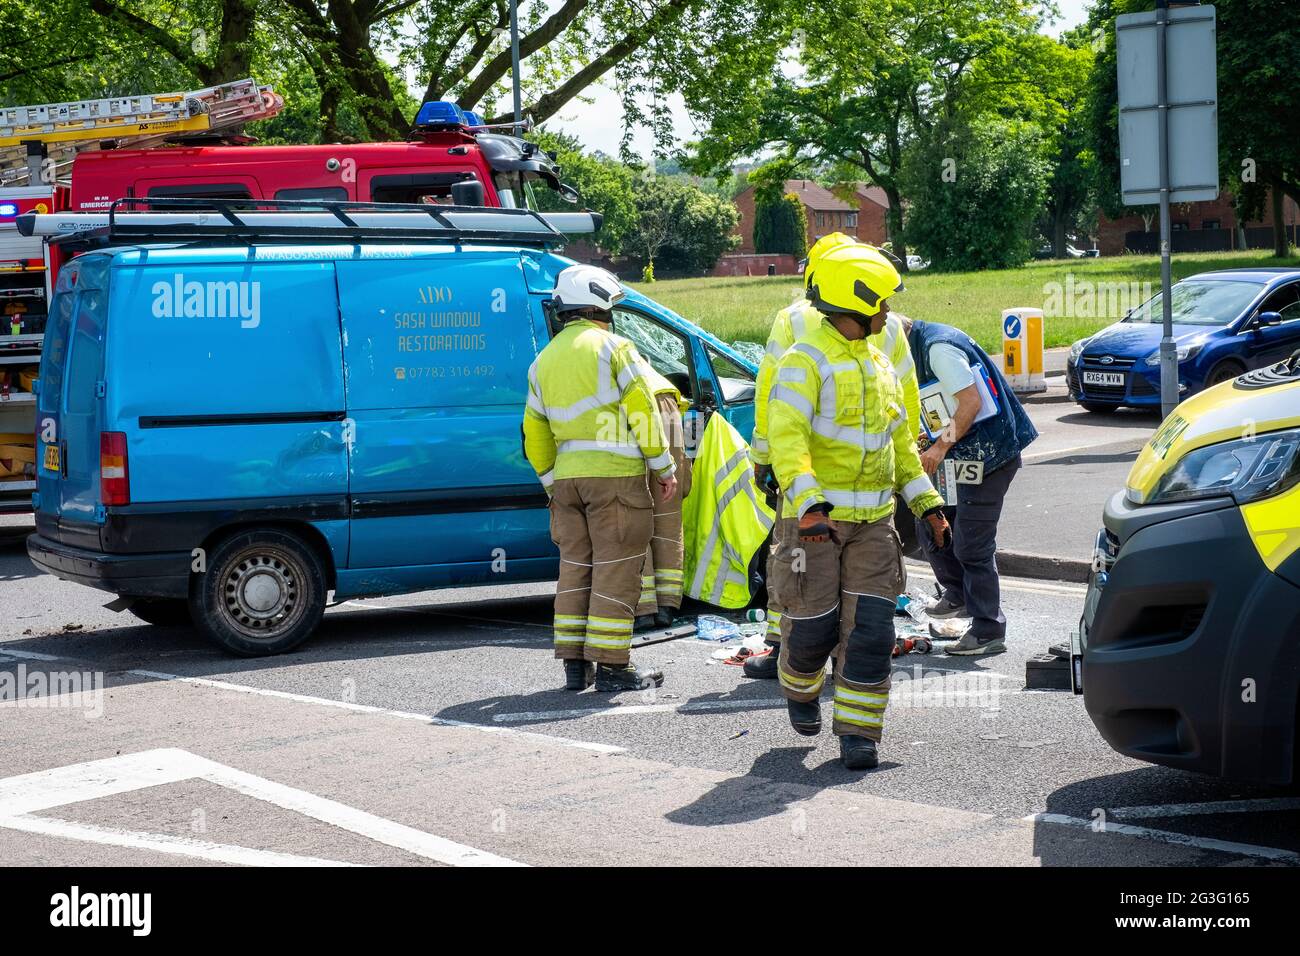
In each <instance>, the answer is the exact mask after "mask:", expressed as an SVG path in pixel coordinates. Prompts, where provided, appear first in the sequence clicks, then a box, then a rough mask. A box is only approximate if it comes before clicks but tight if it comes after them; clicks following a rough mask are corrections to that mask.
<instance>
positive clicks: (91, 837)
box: [0, 815, 357, 866]
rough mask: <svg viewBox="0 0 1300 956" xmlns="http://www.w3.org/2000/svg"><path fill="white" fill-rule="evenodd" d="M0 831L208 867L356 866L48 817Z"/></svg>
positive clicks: (7, 820)
mask: <svg viewBox="0 0 1300 956" xmlns="http://www.w3.org/2000/svg"><path fill="white" fill-rule="evenodd" d="M0 828H4V829H6V830H18V831H20V832H22V833H35V834H38V835H40V836H52V837H61V838H63V839H66V840H81V841H83V842H86V843H99V844H103V845H105V846H119V847H123V848H125V849H128V850H152V851H153V852H155V853H167V854H171V855H173V856H188V857H193V858H194V859H198V860H207V861H209V862H212V863H229V864H231V865H233V866H356V865H357V864H354V863H343V862H341V861H339V860H323V859H320V858H319V857H314V856H295V855H294V854H292V853H276V852H274V851H272V850H254V849H251V848H249V847H244V846H231V845H229V844H226V843H211V842H209V841H207V840H194V839H190V838H189V837H180V836H172V835H171V834H168V833H140V832H138V831H135V830H120V829H117V828H114V827H100V826H95V825H93V824H89V823H74V822H72V821H70V820H54V819H50V818H48V817H31V816H26V815H21V816H14V817H0Z"/></svg>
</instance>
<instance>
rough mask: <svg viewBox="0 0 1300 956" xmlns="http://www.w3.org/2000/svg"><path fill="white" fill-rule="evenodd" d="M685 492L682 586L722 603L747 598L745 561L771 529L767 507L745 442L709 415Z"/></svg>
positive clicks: (722, 420)
mask: <svg viewBox="0 0 1300 956" xmlns="http://www.w3.org/2000/svg"><path fill="white" fill-rule="evenodd" d="M694 476H695V477H694V481H693V482H692V484H691V493H690V494H689V495H688V496H687V497H686V499H685V500H684V501H683V502H682V532H683V538H684V539H685V545H686V559H685V563H684V564H683V571H684V574H683V580H684V585H685V586H684V591H685V593H686V594H688V595H690V596H691V597H693V598H695V599H697V600H700V601H705V602H707V603H709V604H716V605H718V606H720V607H725V608H741V607H744V606H745V605H746V604H748V603H749V601H750V598H751V597H752V594H751V593H750V588H749V562H750V561H751V560H753V557H754V554H755V553H756V552H757V551H758V549H759V548H761V547H763V544H764V542H765V541H766V540H767V536H768V533H769V532H770V531H771V530H772V521H773V517H774V516H773V514H772V509H771V508H769V507H768V506H767V503H766V502H765V501H764V500H763V496H762V495H761V494H760V493H759V491H758V489H757V487H756V486H755V484H754V469H753V468H752V467H751V466H750V463H749V446H748V445H746V444H745V440H744V439H743V438H741V437H740V433H739V432H738V431H736V429H734V428H732V427H731V423H730V422H728V421H727V420H726V419H725V418H723V417H722V416H721V415H712V416H710V418H709V424H708V425H707V426H706V427H705V429H704V435H703V436H702V437H701V438H700V444H699V447H698V449H697V452H696V455H695V471H694Z"/></svg>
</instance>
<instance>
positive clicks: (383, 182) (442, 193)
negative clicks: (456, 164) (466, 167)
mask: <svg viewBox="0 0 1300 956" xmlns="http://www.w3.org/2000/svg"><path fill="white" fill-rule="evenodd" d="M474 178H475V177H474V174H473V173H396V174H392V175H383V176H374V177H373V178H371V180H370V201H371V202H406V203H436V204H438V205H447V204H450V203H451V187H452V184H453V183H459V182H462V181H464V180H466V179H474Z"/></svg>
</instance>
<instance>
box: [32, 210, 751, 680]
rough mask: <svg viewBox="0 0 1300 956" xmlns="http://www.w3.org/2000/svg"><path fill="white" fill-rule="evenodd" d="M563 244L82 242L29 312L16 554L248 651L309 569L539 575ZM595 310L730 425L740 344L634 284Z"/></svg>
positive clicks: (742, 399) (278, 646)
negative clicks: (83, 247)
mask: <svg viewBox="0 0 1300 956" xmlns="http://www.w3.org/2000/svg"><path fill="white" fill-rule="evenodd" d="M516 218H517V217H516ZM570 264H571V260H568V259H565V258H562V257H561V256H558V255H556V254H554V253H553V252H550V251H548V250H547V249H546V248H544V247H536V246H530V245H528V244H526V243H525V244H520V243H511V242H508V241H502V240H501V239H499V238H498V239H497V240H496V241H495V242H491V241H488V242H481V243H475V242H456V243H445V242H444V243H418V242H413V243H409V244H393V243H388V244H375V245H371V244H367V243H365V242H356V243H349V242H330V243H321V242H315V243H313V242H304V241H291V242H286V241H284V240H281V241H280V242H278V243H275V244H262V243H259V242H256V241H254V242H249V243H239V244H235V243H226V244H224V245H223V244H212V243H206V244H195V245H189V246H185V245H182V246H179V247H176V246H158V245H139V244H134V245H126V246H124V247H119V248H111V249H107V250H104V251H90V252H86V253H85V254H83V255H81V256H80V257H78V258H76V259H74V260H72V261H71V262H70V263H68V264H67V265H66V266H65V267H64V268H63V269H62V271H61V273H60V275H59V280H58V285H57V288H56V291H55V295H54V298H53V301H52V303H51V308H50V320H49V324H48V328H47V331H46V333H45V350H44V357H43V359H42V364H41V373H40V381H39V382H38V389H37V391H38V431H39V437H40V445H41V451H40V457H39V458H38V462H39V464H40V469H39V474H38V480H37V493H36V495H35V496H34V505H35V511H36V534H34V535H32V536H31V537H30V538H29V539H28V545H27V547H28V553H29V554H30V555H31V557H32V559H33V560H34V561H35V563H36V564H37V565H38V566H39V567H41V568H43V569H44V570H47V571H49V572H51V573H53V574H56V575H58V576H59V577H61V578H65V579H67V580H71V581H76V582H79V583H83V584H87V585H90V586H92V587H96V588H100V589H103V590H106V591H109V592H111V593H114V594H117V595H121V596H123V597H124V598H126V599H127V600H126V601H124V602H122V605H120V606H129V608H130V610H131V611H132V612H133V613H134V614H135V615H136V616H138V617H140V618H142V619H144V620H146V621H149V622H152V623H181V622H183V621H189V620H192V621H193V623H194V624H195V625H196V626H197V627H198V628H199V629H200V630H201V631H203V632H204V633H205V634H206V635H207V636H208V637H210V638H212V639H213V640H215V641H216V642H217V643H219V644H220V645H221V646H223V647H225V648H226V649H228V650H230V651H233V652H235V653H238V654H244V655H261V654H269V653H276V652H279V651H284V650H288V649H289V648H291V647H293V646H294V645H295V644H297V643H298V642H300V641H302V640H303V639H304V638H306V637H307V636H308V635H309V634H310V633H311V632H312V630H314V629H315V627H316V625H317V624H318V623H319V621H320V618H321V614H322V612H323V609H324V607H325V603H326V600H327V597H328V594H329V592H333V594H334V598H335V600H342V599H346V598H350V597H356V596H361V595H381V594H399V593H403V592H410V591H416V590H421V589H425V588H435V587H451V586H459V585H475V584H489V583H491V584H496V583H505V582H517V581H544V580H553V579H554V578H555V576H556V572H557V568H558V555H557V554H556V551H555V548H554V545H552V543H551V540H550V534H549V515H548V511H547V497H546V494H545V493H544V491H543V489H542V486H541V485H540V484H539V483H538V481H537V476H536V474H535V473H534V472H533V469H532V468H531V467H530V466H529V465H528V463H527V462H526V461H525V459H524V456H523V451H522V443H521V440H520V423H521V421H522V417H523V409H524V401H525V398H526V393H527V372H528V367H529V365H530V364H531V363H532V361H533V359H534V358H535V357H536V355H537V353H538V351H539V350H540V349H541V348H542V347H543V346H544V345H545V344H546V342H547V341H548V340H549V335H550V325H549V322H548V318H547V314H546V303H547V299H548V296H549V292H550V290H551V289H552V288H553V286H554V283H555V277H556V275H557V273H558V272H559V271H560V270H561V269H563V268H564V267H565V266H567V265H570ZM614 324H615V330H616V331H617V332H619V333H620V334H622V335H623V336H625V337H626V338H629V339H631V340H632V341H634V342H635V343H636V345H637V347H638V348H639V349H640V351H641V352H642V354H643V355H644V356H645V358H646V360H647V361H648V362H649V363H650V364H651V365H652V366H654V367H655V368H656V369H658V370H659V371H660V372H661V373H663V374H664V375H665V376H666V377H668V378H669V379H670V380H672V381H674V382H675V383H676V384H677V385H678V387H679V388H680V389H681V390H682V392H683V394H684V395H686V396H687V397H688V398H689V399H690V400H691V402H692V404H693V410H692V412H691V413H688V415H693V414H697V413H705V412H713V413H717V414H721V415H723V416H725V417H726V418H727V419H728V420H729V421H730V422H731V423H732V424H733V425H734V426H735V427H736V428H737V429H738V430H739V431H740V432H741V433H742V434H743V435H745V436H748V435H749V434H750V432H751V431H752V429H753V422H754V411H753V397H754V376H755V372H756V369H755V367H754V366H753V364H752V363H750V362H749V361H747V360H746V359H745V358H744V357H743V356H741V355H740V354H739V353H737V352H735V351H734V350H732V349H731V348H730V347H729V346H728V345H726V344H725V343H723V342H721V341H719V340H718V339H716V338H714V337H713V336H711V335H709V334H708V333H707V332H705V331H703V330H702V329H699V328H697V327H696V326H694V325H692V324H691V323H690V322H688V321H686V320H685V319H683V318H681V317H680V316H678V315H676V314H674V313H673V312H671V311H669V310H668V309H665V308H663V307H662V306H660V305H658V304H656V303H655V302H652V301H651V300H650V299H648V298H646V297H645V296H642V295H639V294H637V293H635V292H629V294H628V295H627V297H626V299H624V300H623V302H622V303H621V304H620V305H619V307H618V308H617V310H616V313H615V323H614Z"/></svg>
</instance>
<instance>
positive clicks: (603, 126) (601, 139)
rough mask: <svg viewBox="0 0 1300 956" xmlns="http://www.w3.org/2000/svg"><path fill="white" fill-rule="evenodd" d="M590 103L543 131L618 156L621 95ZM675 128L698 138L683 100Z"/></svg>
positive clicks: (1076, 19)
mask: <svg viewBox="0 0 1300 956" xmlns="http://www.w3.org/2000/svg"><path fill="white" fill-rule="evenodd" d="M1088 2H1089V0H1057V6H1058V7H1059V8H1060V11H1061V18H1060V20H1058V21H1057V22H1056V23H1054V24H1053V25H1051V26H1050V27H1048V28H1047V29H1046V30H1045V31H1044V32H1046V33H1052V34H1056V33H1059V32H1061V31H1062V30H1065V29H1068V28H1069V27H1072V26H1075V25H1076V24H1078V23H1082V22H1083V20H1084V19H1085V17H1086V15H1087V11H1086V7H1087V4H1088ZM587 94H588V96H589V97H590V98H591V100H592V102H591V103H579V102H573V103H570V104H569V105H568V107H566V108H565V109H564V110H562V111H561V112H560V114H559V116H556V117H554V118H552V119H551V120H549V121H548V122H546V123H545V124H543V128H544V129H551V130H562V131H564V132H567V133H572V134H573V135H574V136H576V137H578V139H579V140H580V141H581V142H582V143H584V144H585V145H586V147H587V148H588V149H589V150H597V149H599V150H603V151H604V152H606V153H610V154H617V152H618V146H619V142H620V140H621V139H622V138H623V107H622V104H621V103H620V102H619V98H618V96H617V95H616V94H615V93H614V91H613V90H612V89H610V88H609V87H607V86H605V85H604V84H601V85H598V86H594V87H592V88H590V89H588V90H587ZM672 106H673V117H674V128H675V131H676V135H677V138H678V139H679V140H682V141H685V140H690V139H695V138H697V135H698V134H697V132H696V130H695V128H694V126H693V125H692V123H691V121H690V118H689V117H688V116H687V115H686V110H685V108H684V107H683V105H682V103H681V101H680V99H677V100H676V101H675V102H674V103H673V104H672ZM633 144H634V145H633V149H634V150H635V151H637V152H639V153H641V154H642V155H644V156H648V155H649V152H650V136H649V134H647V133H645V132H639V133H637V134H636V135H634V136H633Z"/></svg>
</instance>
